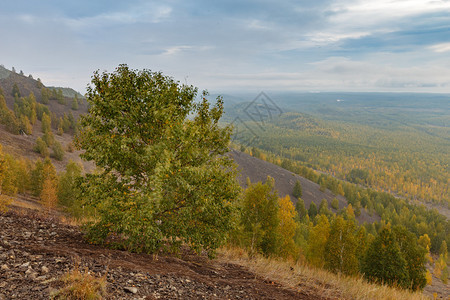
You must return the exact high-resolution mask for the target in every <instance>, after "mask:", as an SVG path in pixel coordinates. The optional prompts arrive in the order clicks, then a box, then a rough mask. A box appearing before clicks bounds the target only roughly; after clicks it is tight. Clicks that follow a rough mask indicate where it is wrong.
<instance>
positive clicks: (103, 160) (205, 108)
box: [76, 65, 240, 254]
mask: <svg viewBox="0 0 450 300" xmlns="http://www.w3.org/2000/svg"><path fill="white" fill-rule="evenodd" d="M92 84H93V86H90V87H88V92H87V100H88V102H89V114H87V115H84V116H83V117H81V125H82V129H81V131H80V133H79V134H78V135H77V136H76V143H77V147H78V148H79V149H83V150H84V151H85V152H84V153H83V154H82V156H83V158H85V159H86V160H88V161H94V162H95V163H96V165H97V166H98V167H100V168H102V171H101V172H99V173H98V174H89V175H87V176H86V177H85V179H84V181H83V183H82V185H81V188H82V193H80V195H81V197H82V199H83V203H84V204H85V205H88V206H90V207H94V208H97V212H98V222H96V223H94V224H91V226H90V228H89V232H88V238H90V240H91V241H92V242H97V243H103V242H105V241H106V240H107V238H108V236H110V235H112V234H116V235H119V236H122V237H125V238H124V239H123V240H121V241H120V244H121V245H122V246H124V247H125V248H127V249H129V250H134V251H146V252H153V251H157V250H158V249H160V248H161V247H164V246H165V245H170V246H171V247H173V249H179V247H180V245H181V244H182V243H185V244H187V245H190V246H191V247H192V248H193V249H194V250H196V251H200V250H201V249H206V250H214V249H216V248H217V247H218V246H220V245H221V243H222V242H223V241H224V239H225V237H226V234H227V232H228V231H229V230H230V229H231V228H232V223H231V222H230V220H231V216H232V214H233V211H234V207H235V205H234V201H235V200H236V199H237V197H238V195H239V190H240V188H239V185H238V183H237V181H236V171H235V168H234V167H233V162H232V161H231V159H230V158H228V157H227V156H226V155H223V154H225V153H226V152H227V151H228V144H229V141H230V135H231V127H225V128H223V127H222V126H219V119H220V118H221V116H222V114H223V100H222V99H221V98H218V99H217V103H216V104H215V106H214V107H210V104H209V103H208V101H207V99H206V97H207V93H206V92H204V93H203V97H202V100H201V101H199V102H196V101H195V100H196V96H197V89H196V88H194V87H192V86H186V85H180V84H179V83H178V82H175V81H174V80H173V79H172V78H170V77H167V76H164V75H163V74H161V73H154V72H151V71H148V70H143V71H135V70H130V69H129V68H128V66H126V65H120V66H119V67H118V68H117V69H116V71H115V72H114V73H106V72H104V73H102V74H100V73H99V72H95V73H94V75H93V77H92ZM188 116H189V117H188ZM209 253H211V254H212V253H213V251H211V252H209Z"/></svg>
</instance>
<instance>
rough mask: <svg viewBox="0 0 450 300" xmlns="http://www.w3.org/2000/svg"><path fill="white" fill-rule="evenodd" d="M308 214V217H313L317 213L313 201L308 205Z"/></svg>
mask: <svg viewBox="0 0 450 300" xmlns="http://www.w3.org/2000/svg"><path fill="white" fill-rule="evenodd" d="M308 215H309V218H310V219H314V218H315V217H316V215H317V206H316V204H315V203H314V202H311V204H310V205H309V209H308Z"/></svg>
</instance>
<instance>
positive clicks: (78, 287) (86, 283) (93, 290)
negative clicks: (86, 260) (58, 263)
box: [50, 266, 107, 300]
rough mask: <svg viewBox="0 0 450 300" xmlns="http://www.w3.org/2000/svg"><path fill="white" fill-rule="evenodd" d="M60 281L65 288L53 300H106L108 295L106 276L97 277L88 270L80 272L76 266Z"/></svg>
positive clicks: (57, 292) (54, 294) (53, 296)
mask: <svg viewBox="0 0 450 300" xmlns="http://www.w3.org/2000/svg"><path fill="white" fill-rule="evenodd" d="M60 280H61V281H62V282H63V283H64V286H63V287H62V288H61V289H59V290H58V291H56V292H54V293H53V294H52V295H51V296H50V298H51V299H58V300H63V299H68V300H69V299H70V300H79V299H84V300H96V299H104V297H105V296H106V295H107V294H106V286H107V282H106V276H102V277H96V276H95V275H92V274H91V272H90V271H89V270H88V269H85V270H83V271H80V270H79V268H78V267H77V266H76V267H75V268H74V269H73V270H71V271H69V272H67V273H66V274H64V275H63V276H62V277H61V278H60Z"/></svg>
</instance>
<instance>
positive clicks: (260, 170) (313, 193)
mask: <svg viewBox="0 0 450 300" xmlns="http://www.w3.org/2000/svg"><path fill="white" fill-rule="evenodd" d="M230 157H232V158H233V160H234V161H235V162H236V164H238V166H239V168H238V169H239V170H240V176H239V178H238V179H239V183H240V184H241V186H242V187H246V181H247V177H248V178H250V181H251V182H258V181H262V182H265V181H266V179H267V176H270V177H273V178H274V179H275V189H276V190H277V191H278V195H279V196H281V197H284V196H286V195H289V197H290V198H291V200H292V201H293V202H294V203H295V202H296V201H297V199H296V198H295V197H294V196H293V195H292V191H293V190H294V185H295V182H296V181H297V180H298V181H300V184H301V186H302V193H303V195H302V199H303V201H304V202H305V206H306V208H309V205H310V204H311V202H314V203H315V204H316V205H317V207H319V204H320V202H322V199H326V200H327V202H328V207H329V208H330V209H331V210H332V211H333V212H336V210H334V209H332V208H331V201H332V200H333V198H335V197H336V198H337V199H338V200H339V209H341V208H344V207H346V206H347V200H346V199H345V197H342V196H340V195H338V196H335V195H333V193H331V192H330V191H329V190H326V191H325V192H322V191H320V189H319V185H318V184H317V183H314V182H312V181H311V180H308V179H306V178H304V177H301V176H299V175H296V174H294V173H292V172H290V171H288V170H286V169H283V168H281V167H279V166H277V165H274V164H272V163H269V162H266V161H263V160H261V159H258V158H255V157H253V156H250V155H248V154H246V153H243V152H240V151H237V150H232V151H231V152H230ZM357 219H358V221H359V222H360V223H363V222H368V223H372V222H375V221H379V220H380V217H379V216H377V215H375V214H374V215H373V216H370V215H369V214H368V213H367V212H366V211H365V210H364V209H361V215H360V216H359V217H358V218H357Z"/></svg>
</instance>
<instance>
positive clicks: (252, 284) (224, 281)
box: [0, 211, 326, 299]
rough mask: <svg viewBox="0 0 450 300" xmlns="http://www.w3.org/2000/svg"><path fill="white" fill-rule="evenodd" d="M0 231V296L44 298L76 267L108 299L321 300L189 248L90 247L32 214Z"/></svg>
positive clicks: (1, 223)
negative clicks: (98, 282) (164, 251)
mask: <svg viewBox="0 0 450 300" xmlns="http://www.w3.org/2000/svg"><path fill="white" fill-rule="evenodd" d="M0 228H1V231H0V237H1V239H0V266H1V269H0V299H12V298H23V299H49V296H50V294H51V293H52V292H55V290H57V289H59V288H61V287H62V286H63V282H61V281H60V280H59V279H60V277H61V276H62V275H63V274H64V273H66V272H68V271H69V270H73V269H75V268H78V270H79V271H81V272H83V273H84V272H87V271H90V272H92V273H91V274H92V275H93V276H95V277H101V276H104V277H103V278H104V280H105V282H106V297H105V298H106V299H217V298H220V299H326V298H325V297H322V296H321V295H320V293H319V291H317V290H313V289H312V288H311V287H308V286H304V290H303V289H302V287H300V286H299V287H298V288H297V290H291V289H288V288H285V287H283V286H281V285H280V284H278V283H275V282H272V281H270V280H267V279H266V278H263V277H261V276H258V275H257V274H254V273H252V272H250V271H249V270H248V269H246V268H244V267H241V266H239V265H236V264H230V263H227V262H223V261H220V260H216V261H210V260H208V259H207V258H206V257H203V256H197V255H193V254H192V253H190V251H187V250H186V251H185V252H184V253H182V254H181V255H180V256H166V255H161V256H152V255H146V254H134V253H129V252H125V251H119V250H109V249H105V248H102V247H100V246H95V245H91V244H88V243H87V242H86V241H85V240H84V239H83V235H82V233H81V232H80V231H79V229H78V228H77V227H75V226H71V225H65V224H61V223H60V222H59V221H58V220H57V219H55V218H49V217H43V216H42V215H39V214H36V212H32V211H28V212H21V213H20V214H19V213H17V212H10V213H7V214H1V213H0ZM85 275H87V274H85Z"/></svg>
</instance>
